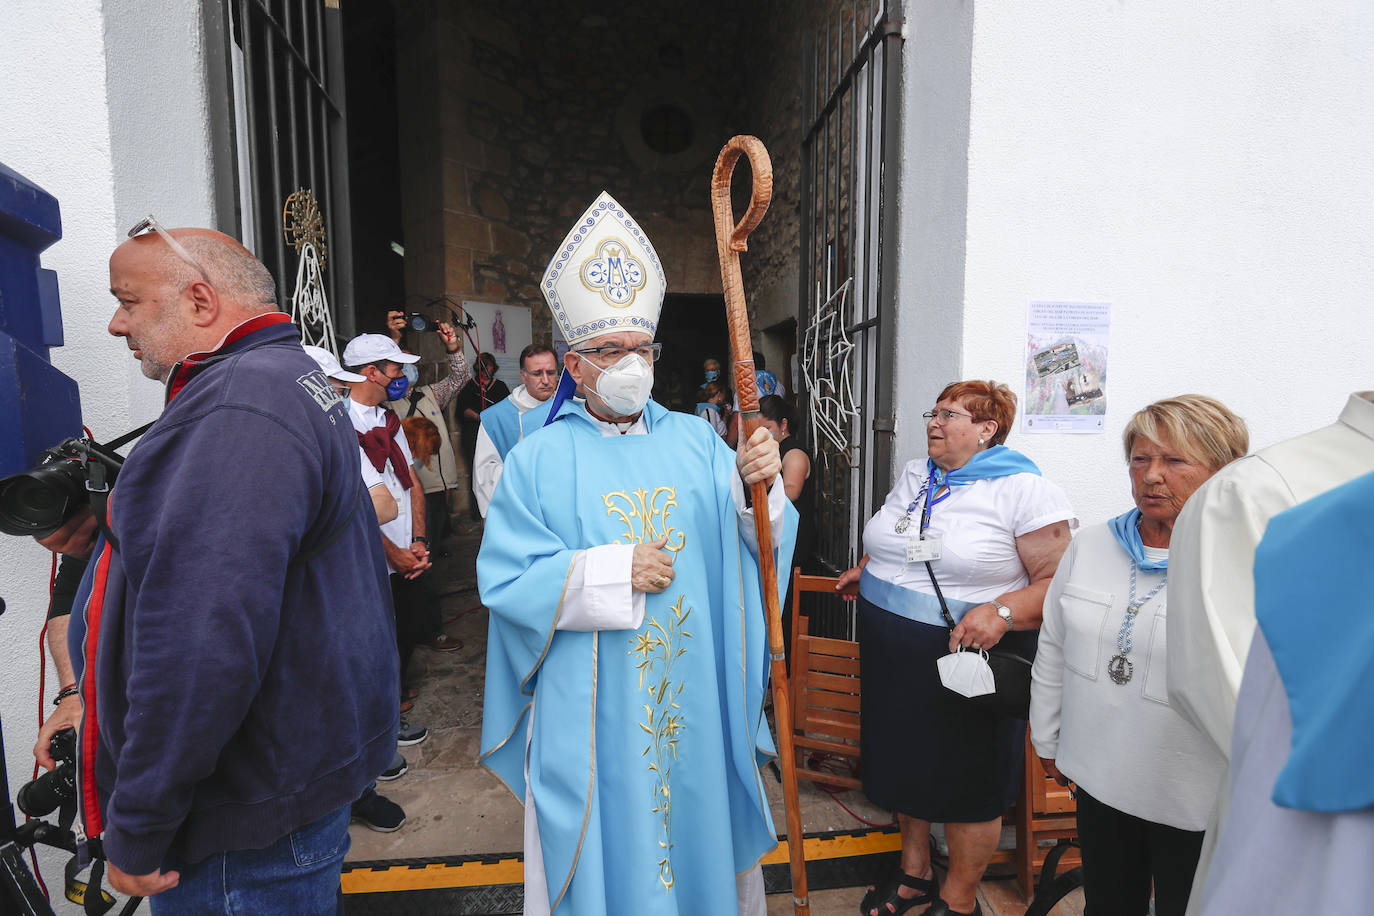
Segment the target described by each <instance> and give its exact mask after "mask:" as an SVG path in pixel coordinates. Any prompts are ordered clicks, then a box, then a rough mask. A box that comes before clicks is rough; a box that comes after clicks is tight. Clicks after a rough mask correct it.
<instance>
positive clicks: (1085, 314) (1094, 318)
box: [1021, 302, 1112, 433]
mask: <svg viewBox="0 0 1374 916" xmlns="http://www.w3.org/2000/svg"><path fill="white" fill-rule="evenodd" d="M1111 329H1112V306H1111V303H1110V302H1032V303H1031V304H1030V309H1029V311H1028V313H1027V316H1026V397H1025V400H1024V401H1022V406H1021V430H1022V431H1023V432H1028V433H1100V432H1103V431H1104V429H1105V424H1106V419H1107V343H1108V338H1109V337H1110V335H1111Z"/></svg>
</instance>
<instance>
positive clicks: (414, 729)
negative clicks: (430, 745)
mask: <svg viewBox="0 0 1374 916" xmlns="http://www.w3.org/2000/svg"><path fill="white" fill-rule="evenodd" d="M428 737H429V729H427V728H425V727H424V726H423V725H411V724H410V723H409V722H407V721H406V720H405V719H402V720H401V727H400V728H398V729H396V744H397V746H398V747H410V746H411V745H413V744H419V743H420V742H421V741H423V740H425V739H426V738H428ZM398 756H399V755H398Z"/></svg>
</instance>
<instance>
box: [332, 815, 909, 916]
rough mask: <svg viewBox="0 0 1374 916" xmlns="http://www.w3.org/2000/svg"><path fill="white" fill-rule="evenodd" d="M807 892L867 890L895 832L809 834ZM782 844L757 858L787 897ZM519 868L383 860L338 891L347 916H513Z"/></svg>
mask: <svg viewBox="0 0 1374 916" xmlns="http://www.w3.org/2000/svg"><path fill="white" fill-rule="evenodd" d="M803 844H804V848H805V850H806V876H807V885H808V886H809V887H810V889H811V890H825V889H827V888H833V887H854V886H857V885H862V884H872V883H873V882H875V881H877V880H878V879H879V878H880V877H881V876H882V875H883V874H885V873H886V872H887V871H888V870H890V869H891V867H892V865H893V864H894V863H895V862H896V860H897V857H898V856H899V854H900V851H901V845H902V841H901V835H900V834H899V833H898V832H897V829H896V828H895V827H883V828H878V829H873V830H861V831H835V832H831V833H816V834H808V835H807V836H805V837H804V838H803ZM789 855H790V851H789V849H788V845H787V841H786V840H779V843H778V848H777V849H775V850H773V851H772V852H770V853H769V854H768V855H766V856H764V857H763V860H762V865H763V879H764V888H765V890H766V891H767V892H768V893H770V894H779V893H785V892H787V891H790V890H791V887H792V876H791V873H790V870H789V866H788V861H789V859H788V856H789ZM524 877H525V863H524V860H523V858H522V856H521V855H520V854H519V853H498V854H494V855H471V856H445V857H441V858H427V859H389V860H385V861H377V862H349V863H346V864H345V865H344V872H343V890H344V893H345V894H347V895H348V912H349V914H350V916H373V914H390V913H413V914H417V916H421V914H425V913H430V912H433V913H445V914H454V916H463V914H499V913H519V912H520V911H521V908H522V905H523V900H524V890H523V884H524Z"/></svg>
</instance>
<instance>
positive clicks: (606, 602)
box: [557, 544, 644, 632]
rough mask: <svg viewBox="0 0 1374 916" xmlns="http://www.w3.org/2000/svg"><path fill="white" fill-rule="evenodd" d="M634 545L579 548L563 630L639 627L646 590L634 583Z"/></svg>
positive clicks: (561, 622) (570, 574) (571, 572)
mask: <svg viewBox="0 0 1374 916" xmlns="http://www.w3.org/2000/svg"><path fill="white" fill-rule="evenodd" d="M634 552H635V545H634V544H603V545H602V546H600V547H591V548H588V549H587V550H583V551H579V552H578V554H577V555H576V556H575V557H574V558H573V562H572V568H571V569H569V570H568V585H567V590H566V591H565V592H564V594H563V608H562V610H561V612H560V613H559V615H558V626H557V629H560V630H578V631H581V632H590V631H592V630H637V629H639V625H640V624H641V623H643V622H644V593H643V592H637V591H634V589H633V588H632V587H631V585H630V571H631V568H632V567H633V565H634Z"/></svg>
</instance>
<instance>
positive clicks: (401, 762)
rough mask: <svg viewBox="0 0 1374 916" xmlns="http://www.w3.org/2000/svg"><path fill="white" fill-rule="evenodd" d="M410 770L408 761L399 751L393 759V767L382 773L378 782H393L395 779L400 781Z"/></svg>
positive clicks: (378, 776)
mask: <svg viewBox="0 0 1374 916" xmlns="http://www.w3.org/2000/svg"><path fill="white" fill-rule="evenodd" d="M408 769H410V768H409V767H408V766H406V759H405V758H404V757H402V756H401V752H400V751H397V752H396V756H395V757H393V758H391V766H389V767H387V768H386V769H385V770H382V772H381V773H379V774H378V775H377V781H378V782H391V780H393V779H400V778H401V777H402V776H404V775H405V774H406V770H408Z"/></svg>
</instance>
